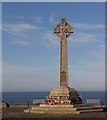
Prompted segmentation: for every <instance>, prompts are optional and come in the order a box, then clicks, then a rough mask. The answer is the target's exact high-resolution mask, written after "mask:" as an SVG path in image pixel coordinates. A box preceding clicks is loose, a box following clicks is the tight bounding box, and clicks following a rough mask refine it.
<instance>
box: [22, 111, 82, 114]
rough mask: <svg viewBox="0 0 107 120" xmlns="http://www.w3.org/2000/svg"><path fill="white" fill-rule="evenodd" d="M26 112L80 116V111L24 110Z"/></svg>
mask: <svg viewBox="0 0 107 120" xmlns="http://www.w3.org/2000/svg"><path fill="white" fill-rule="evenodd" d="M24 112H27V113H28V112H30V113H37V114H79V113H80V112H79V111H41V110H40V111H36V110H24Z"/></svg>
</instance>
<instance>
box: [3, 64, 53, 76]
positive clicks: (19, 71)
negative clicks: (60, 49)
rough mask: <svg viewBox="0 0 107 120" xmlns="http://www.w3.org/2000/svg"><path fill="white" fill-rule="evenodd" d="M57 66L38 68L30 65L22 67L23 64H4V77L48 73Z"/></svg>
mask: <svg viewBox="0 0 107 120" xmlns="http://www.w3.org/2000/svg"><path fill="white" fill-rule="evenodd" d="M54 68H55V66H49V67H47V66H46V67H36V66H29V65H21V64H11V63H8V62H3V74H4V75H12V76H14V75H25V74H29V75H30V74H38V73H41V72H43V73H44V72H46V71H49V70H51V69H54Z"/></svg>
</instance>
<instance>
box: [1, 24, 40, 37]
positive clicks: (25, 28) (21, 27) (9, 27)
mask: <svg viewBox="0 0 107 120" xmlns="http://www.w3.org/2000/svg"><path fill="white" fill-rule="evenodd" d="M38 29H40V27H38V26H33V25H31V24H29V23H6V24H3V31H5V32H7V33H10V34H12V35H15V36H24V35H25V33H26V32H29V31H30V32H31V31H32V30H38Z"/></svg>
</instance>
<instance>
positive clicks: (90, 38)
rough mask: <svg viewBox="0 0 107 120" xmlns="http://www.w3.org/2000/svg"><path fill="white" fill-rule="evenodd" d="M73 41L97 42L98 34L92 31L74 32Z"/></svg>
mask: <svg viewBox="0 0 107 120" xmlns="http://www.w3.org/2000/svg"><path fill="white" fill-rule="evenodd" d="M71 39H72V42H80V43H89V42H95V41H96V40H97V35H95V34H91V33H82V32H79V33H76V34H75V33H74V34H73V36H72V38H71Z"/></svg>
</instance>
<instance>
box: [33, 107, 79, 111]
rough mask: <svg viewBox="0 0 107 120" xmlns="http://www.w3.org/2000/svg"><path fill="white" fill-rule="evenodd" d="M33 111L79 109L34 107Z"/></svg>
mask: <svg viewBox="0 0 107 120" xmlns="http://www.w3.org/2000/svg"><path fill="white" fill-rule="evenodd" d="M31 109H32V110H65V111H66V110H77V108H44V107H32V108H31Z"/></svg>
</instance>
